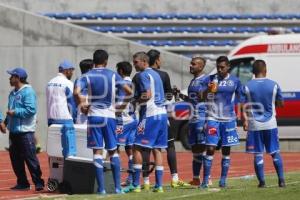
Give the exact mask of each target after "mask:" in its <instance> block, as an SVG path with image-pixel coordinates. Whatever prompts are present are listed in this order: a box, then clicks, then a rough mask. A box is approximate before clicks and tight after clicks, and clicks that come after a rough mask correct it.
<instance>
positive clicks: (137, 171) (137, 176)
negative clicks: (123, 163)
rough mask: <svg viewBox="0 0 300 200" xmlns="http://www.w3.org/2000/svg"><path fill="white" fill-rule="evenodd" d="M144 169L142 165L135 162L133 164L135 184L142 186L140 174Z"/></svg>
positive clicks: (135, 185)
mask: <svg viewBox="0 0 300 200" xmlns="http://www.w3.org/2000/svg"><path fill="white" fill-rule="evenodd" d="M141 171H142V165H140V164H134V165H133V186H134V187H137V186H140V175H141Z"/></svg>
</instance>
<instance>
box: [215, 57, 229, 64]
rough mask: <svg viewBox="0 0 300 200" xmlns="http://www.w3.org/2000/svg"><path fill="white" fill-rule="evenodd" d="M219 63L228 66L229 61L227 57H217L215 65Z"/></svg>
mask: <svg viewBox="0 0 300 200" xmlns="http://www.w3.org/2000/svg"><path fill="white" fill-rule="evenodd" d="M220 62H226V64H227V65H229V59H228V57H227V56H219V57H218V58H217V60H216V63H217V64H218V63H220Z"/></svg>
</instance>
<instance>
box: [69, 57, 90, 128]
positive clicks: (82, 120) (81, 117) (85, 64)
mask: <svg viewBox="0 0 300 200" xmlns="http://www.w3.org/2000/svg"><path fill="white" fill-rule="evenodd" d="M79 67H80V71H81V76H80V77H79V78H77V79H76V80H75V83H74V92H73V93H74V97H75V101H76V104H77V106H79V108H78V110H77V117H76V123H77V124H86V123H87V116H86V115H85V114H84V113H82V112H81V110H80V105H79V102H80V98H83V100H82V101H85V102H86V101H87V97H86V96H87V92H88V91H87V89H85V90H79V88H82V86H81V78H82V77H83V76H84V74H86V73H87V72H88V71H90V70H91V69H92V68H93V67H94V62H93V60H92V59H84V60H82V61H80V63H79Z"/></svg>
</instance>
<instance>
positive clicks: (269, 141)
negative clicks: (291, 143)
mask: <svg viewBox="0 0 300 200" xmlns="http://www.w3.org/2000/svg"><path fill="white" fill-rule="evenodd" d="M253 74H254V75H255V78H254V79H253V80H251V81H249V82H248V83H247V84H246V85H245V87H244V90H243V94H244V95H243V97H244V98H245V105H244V106H243V107H244V108H245V109H243V111H244V112H243V117H244V123H243V125H244V129H245V130H246V131H248V134H247V140H246V152H248V153H253V155H254V169H255V173H256V176H257V178H258V181H259V184H258V187H259V188H263V187H266V184H265V178H264V160H263V153H264V148H265V149H266V152H267V153H269V154H270V155H271V156H272V158H273V164H274V167H275V169H276V172H277V175H278V185H279V187H285V181H284V174H283V164H282V158H281V156H280V153H279V152H280V150H279V138H278V129H277V121H276V117H275V116H276V111H275V106H279V107H282V106H283V97H282V94H281V90H280V87H279V85H278V84H277V83H276V82H275V81H273V80H270V79H268V78H266V75H267V67H266V63H265V61H263V60H256V61H255V62H254V63H253Z"/></svg>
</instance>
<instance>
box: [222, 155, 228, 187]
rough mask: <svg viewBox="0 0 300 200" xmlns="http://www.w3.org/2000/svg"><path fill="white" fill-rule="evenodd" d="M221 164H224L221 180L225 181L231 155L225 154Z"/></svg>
mask: <svg viewBox="0 0 300 200" xmlns="http://www.w3.org/2000/svg"><path fill="white" fill-rule="evenodd" d="M221 164H222V171H221V180H222V181H225V180H226V178H227V174H228V170H229V167H230V156H223V158H222V163H221Z"/></svg>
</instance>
